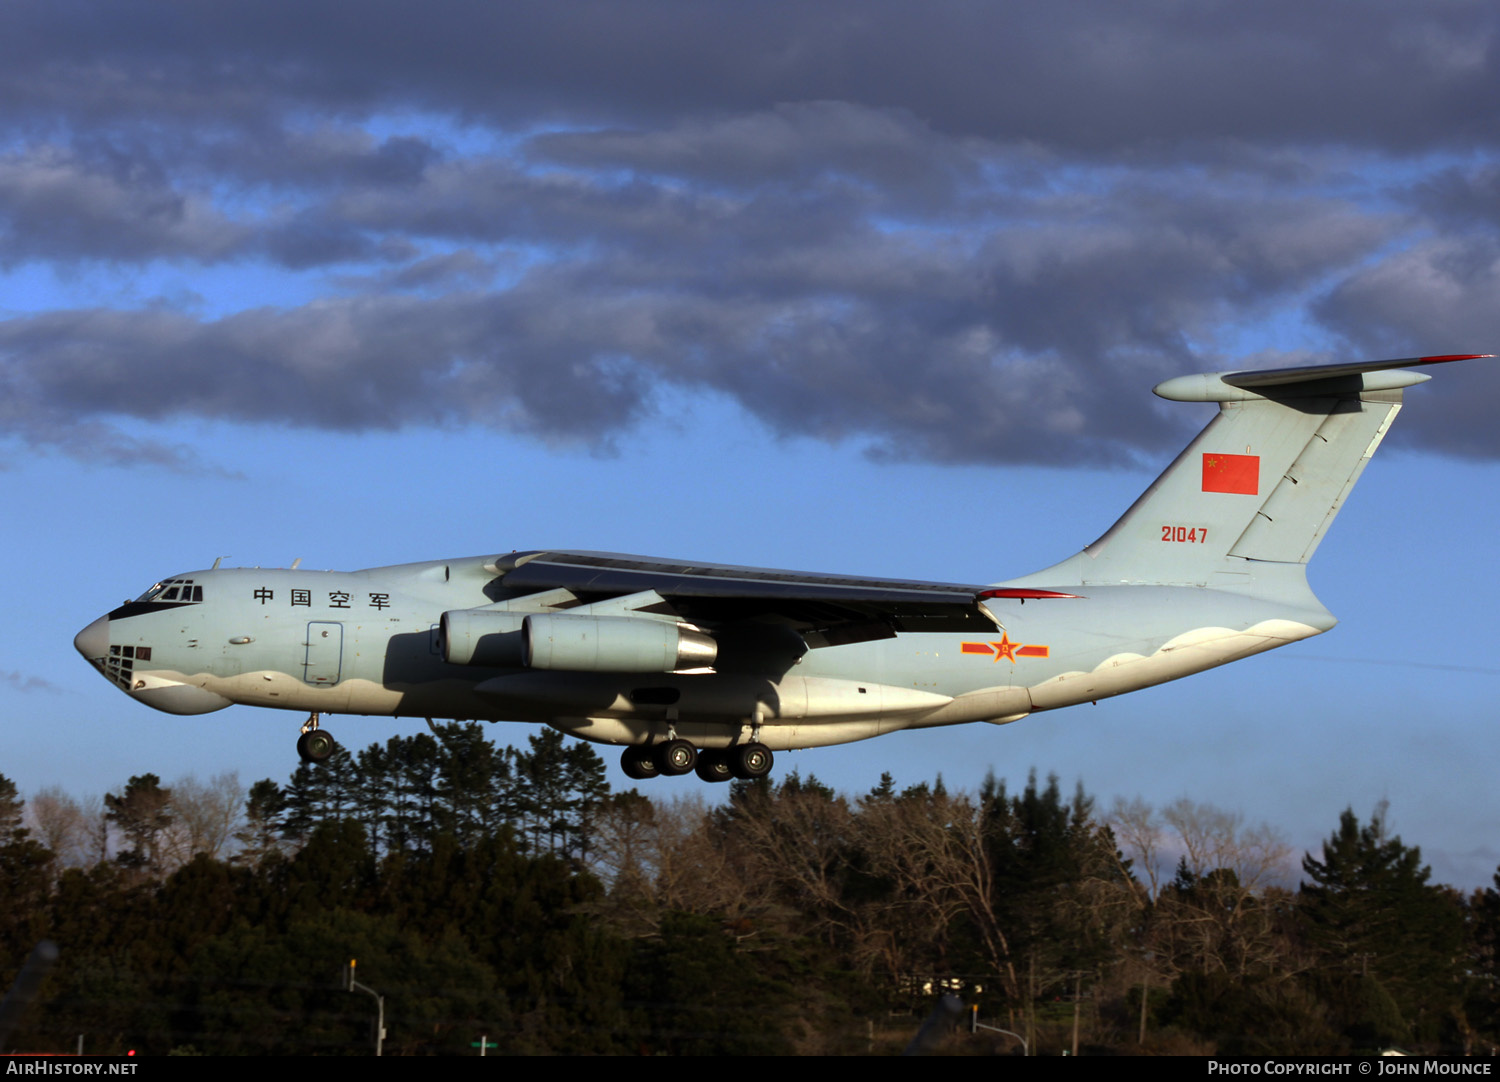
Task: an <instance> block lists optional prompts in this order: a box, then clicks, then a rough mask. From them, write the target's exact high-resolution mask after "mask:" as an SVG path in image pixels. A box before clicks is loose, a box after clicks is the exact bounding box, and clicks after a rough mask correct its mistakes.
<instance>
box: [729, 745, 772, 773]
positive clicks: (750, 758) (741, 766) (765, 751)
mask: <svg viewBox="0 0 1500 1082" xmlns="http://www.w3.org/2000/svg"><path fill="white" fill-rule="evenodd" d="M729 755H730V758H729V762H730V765H731V767H732V768H733V770H734V776H735V777H737V778H739V779H740V780H741V781H754V780H755V779H756V778H763V777H765V776H766V775H767V774H769V773H770V772H771V764H772V763H773V762H775V758H776V757H775V756H773V755H772V754H771V749H770V748H768V747H766V746H765V745H764V744H742V745H740V746H739V747H737V748H731V749H730V752H729Z"/></svg>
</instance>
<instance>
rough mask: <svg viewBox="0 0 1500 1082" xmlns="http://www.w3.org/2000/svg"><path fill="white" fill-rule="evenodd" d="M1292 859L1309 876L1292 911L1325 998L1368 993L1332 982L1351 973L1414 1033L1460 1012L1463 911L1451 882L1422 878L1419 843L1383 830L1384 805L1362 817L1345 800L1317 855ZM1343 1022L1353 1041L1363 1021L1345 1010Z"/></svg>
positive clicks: (1425, 872) (1434, 1029)
mask: <svg viewBox="0 0 1500 1082" xmlns="http://www.w3.org/2000/svg"><path fill="white" fill-rule="evenodd" d="M1302 868H1303V871H1305V872H1306V873H1307V876H1308V879H1309V880H1310V882H1305V883H1303V884H1302V891H1301V902H1302V912H1303V914H1304V917H1305V920H1306V922H1307V929H1308V938H1309V940H1310V941H1311V943H1312V944H1313V946H1314V947H1315V948H1317V950H1318V951H1319V953H1320V955H1321V958H1322V967H1321V968H1322V971H1323V975H1324V978H1325V982H1327V983H1326V987H1328V988H1329V989H1330V991H1329V992H1328V996H1329V998H1332V999H1335V1000H1339V1001H1342V1002H1344V1003H1350V1004H1358V1003H1361V1002H1374V1001H1373V1000H1371V999H1370V997H1369V996H1367V995H1356V994H1352V993H1349V992H1347V991H1345V990H1342V989H1345V988H1346V987H1347V985H1348V982H1349V980H1351V979H1357V980H1375V981H1377V982H1378V983H1379V984H1380V985H1381V986H1382V987H1383V988H1384V989H1385V991H1386V992H1387V993H1388V994H1389V996H1390V998H1391V1000H1393V1001H1394V1003H1395V1004H1396V1006H1397V1008H1398V1009H1399V1010H1400V1012H1401V1016H1402V1018H1403V1019H1404V1022H1405V1024H1406V1025H1407V1026H1409V1027H1411V1032H1412V1036H1413V1037H1414V1038H1415V1039H1417V1040H1419V1041H1429V1042H1430V1041H1434V1040H1438V1039H1440V1038H1441V1037H1442V1036H1444V1034H1445V1032H1446V1031H1447V1030H1448V1028H1449V1027H1451V1026H1452V1025H1454V1024H1455V1023H1457V1022H1458V1021H1459V1019H1460V1016H1461V1006H1460V995H1461V986H1460V983H1459V982H1460V978H1461V970H1462V966H1461V962H1460V958H1461V954H1462V949H1463V912H1462V909H1461V907H1460V905H1459V904H1458V903H1457V902H1456V900H1455V898H1454V897H1453V896H1452V894H1451V892H1448V891H1444V890H1442V889H1441V888H1438V887H1433V886H1429V885H1428V883H1427V880H1428V878H1429V877H1430V876H1431V874H1432V872H1431V869H1430V868H1428V867H1427V866H1426V865H1424V864H1423V863H1422V851H1421V850H1420V849H1419V848H1417V847H1416V846H1407V845H1404V844H1402V841H1401V839H1400V837H1390V836H1387V833H1386V825H1385V806H1384V805H1383V804H1382V805H1381V807H1380V808H1378V809H1377V810H1376V812H1375V814H1374V815H1373V816H1372V817H1371V819H1370V822H1369V824H1368V825H1366V826H1360V823H1359V820H1358V819H1357V818H1356V817H1355V815H1354V810H1353V809H1352V808H1349V809H1345V811H1344V813H1343V815H1341V816H1340V817H1339V827H1338V830H1337V831H1335V832H1334V834H1333V835H1332V836H1331V837H1330V838H1329V839H1328V840H1327V841H1326V842H1324V843H1323V859H1322V860H1315V859H1314V858H1313V856H1312V854H1310V853H1309V854H1307V855H1306V856H1305V857H1304V858H1303V861H1302ZM1378 998H1380V997H1377V999H1378ZM1335 1006H1336V1007H1337V1004H1335ZM1345 1023H1346V1026H1345V1029H1346V1032H1348V1033H1349V1034H1350V1035H1351V1037H1352V1038H1353V1039H1355V1040H1356V1041H1359V1040H1360V1033H1361V1031H1362V1030H1363V1029H1365V1028H1366V1024H1365V1022H1364V1021H1363V1020H1362V1019H1360V1018H1357V1017H1347V1016H1346V1018H1345Z"/></svg>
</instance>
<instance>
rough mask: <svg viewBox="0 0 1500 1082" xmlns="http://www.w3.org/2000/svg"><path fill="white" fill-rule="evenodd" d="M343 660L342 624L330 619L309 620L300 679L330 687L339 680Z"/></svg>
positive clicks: (316, 685) (317, 685) (318, 685)
mask: <svg viewBox="0 0 1500 1082" xmlns="http://www.w3.org/2000/svg"><path fill="white" fill-rule="evenodd" d="M343 662H344V625H343V624H340V623H337V622H336V621H332V620H313V621H310V622H309V623H308V625H307V659H306V661H305V663H304V666H303V670H302V679H303V680H304V681H306V682H307V683H309V684H312V685H313V686H314V687H332V686H333V685H334V684H337V683H338V682H339V675H340V673H341V671H342V669H343Z"/></svg>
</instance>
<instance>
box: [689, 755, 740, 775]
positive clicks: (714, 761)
mask: <svg viewBox="0 0 1500 1082" xmlns="http://www.w3.org/2000/svg"><path fill="white" fill-rule="evenodd" d="M693 772H694V773H695V774H697V775H698V777H699V778H700V779H702V780H703V781H707V782H715V781H728V780H729V779H730V778H732V777H734V764H733V763H731V762H730V761H729V753H728V752H727V751H720V750H718V749H717V748H714V749H710V750H708V751H700V752H699V753H698V765H697V766H695V767H694V768H693Z"/></svg>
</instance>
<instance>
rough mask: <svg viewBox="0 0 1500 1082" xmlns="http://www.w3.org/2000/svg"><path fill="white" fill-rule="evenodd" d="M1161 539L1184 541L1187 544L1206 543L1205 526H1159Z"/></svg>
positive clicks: (1206, 530) (1206, 533) (1206, 532)
mask: <svg viewBox="0 0 1500 1082" xmlns="http://www.w3.org/2000/svg"><path fill="white" fill-rule="evenodd" d="M1161 539H1162V540H1163V541H1184V542H1186V543H1187V544H1189V545H1203V544H1207V543H1208V527H1207V526H1163V527H1162V528H1161Z"/></svg>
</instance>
